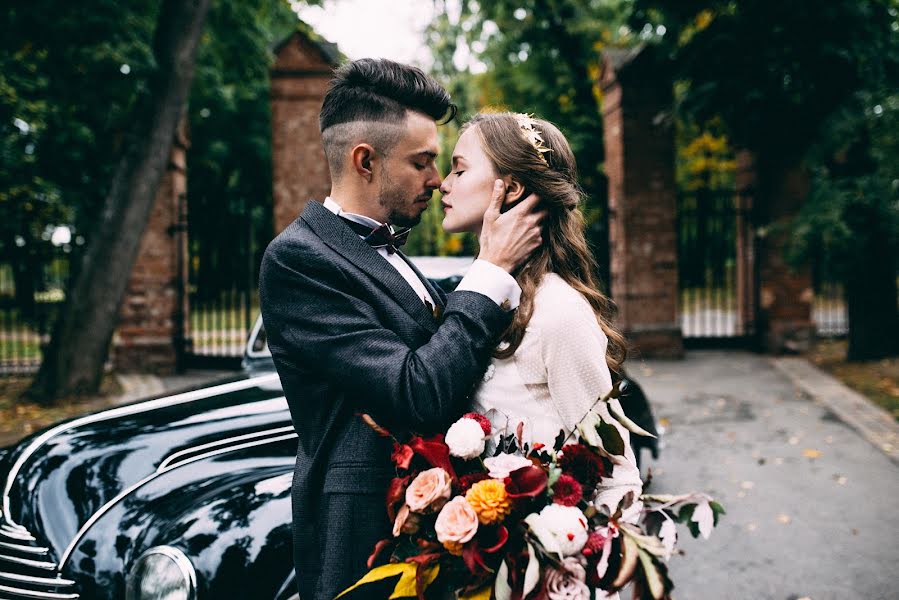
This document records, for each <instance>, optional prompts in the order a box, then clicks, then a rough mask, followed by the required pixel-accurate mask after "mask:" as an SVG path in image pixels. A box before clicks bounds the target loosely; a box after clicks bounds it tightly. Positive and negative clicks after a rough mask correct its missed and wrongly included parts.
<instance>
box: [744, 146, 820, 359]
mask: <svg viewBox="0 0 899 600" xmlns="http://www.w3.org/2000/svg"><path fill="white" fill-rule="evenodd" d="M755 171H756V190H757V196H756V212H757V214H758V220H759V223H760V227H759V230H758V238H759V239H758V262H759V267H758V272H759V311H758V317H759V331H758V333H759V341H760V344H761V346H762V349H763V350H764V351H766V352H769V353H773V354H780V353H782V352H801V351H804V350H807V349H808V348H809V346H810V345H811V342H812V341H813V339H814V331H815V328H814V323H813V322H812V302H813V300H814V291H813V288H812V277H811V269H810V268H809V267H807V266H806V267H802V268H799V269H794V268H793V267H791V266H789V265H788V264H787V263H786V260H785V258H784V252H785V247H786V244H787V241H788V236H787V232H786V231H784V230H783V228H784V227H785V226H786V225H787V224H788V223H789V221H790V219H791V218H792V217H794V216H795V215H796V213H798V212H799V209H800V208H801V206H802V202H803V201H804V199H805V197H806V195H807V194H808V189H809V177H808V173H807V172H806V170H805V169H804V168H803V167H802V166H801V164H799V163H797V162H795V161H790V160H787V159H784V158H782V157H778V156H765V157H762V156H756V167H755Z"/></svg>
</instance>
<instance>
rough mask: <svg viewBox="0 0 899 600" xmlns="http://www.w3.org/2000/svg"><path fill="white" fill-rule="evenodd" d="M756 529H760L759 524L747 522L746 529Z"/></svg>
mask: <svg viewBox="0 0 899 600" xmlns="http://www.w3.org/2000/svg"><path fill="white" fill-rule="evenodd" d="M756 529H758V525H756V524H755V523H747V524H746V531H755V530H756Z"/></svg>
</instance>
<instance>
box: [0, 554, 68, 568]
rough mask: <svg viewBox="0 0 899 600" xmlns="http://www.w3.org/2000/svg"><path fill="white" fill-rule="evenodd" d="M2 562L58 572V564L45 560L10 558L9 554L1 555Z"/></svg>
mask: <svg viewBox="0 0 899 600" xmlns="http://www.w3.org/2000/svg"><path fill="white" fill-rule="evenodd" d="M0 560H5V561H9V562H14V563H17V564H20V565H25V566H26V567H34V568H36V569H44V570H45V571H54V570H56V563H52V562H47V561H43V560H32V559H30V558H19V557H18V556H9V555H8V554H0Z"/></svg>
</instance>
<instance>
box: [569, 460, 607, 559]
mask: <svg viewBox="0 0 899 600" xmlns="http://www.w3.org/2000/svg"><path fill="white" fill-rule="evenodd" d="M563 477H564V475H563ZM605 543H606V536H604V535H603V534H601V533H599V532H598V531H591V532H590V535H589V536H587V543H586V544H584V548H583V550H581V554H583V555H584V556H587V557H590V556H595V557H599V555H600V554H602V547H603V546H604V545H605Z"/></svg>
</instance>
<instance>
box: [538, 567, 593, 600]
mask: <svg viewBox="0 0 899 600" xmlns="http://www.w3.org/2000/svg"><path fill="white" fill-rule="evenodd" d="M586 579H587V571H586V570H585V569H584V566H583V565H582V564H581V563H580V561H579V560H578V559H577V558H575V557H573V556H568V557H566V558H564V559H562V568H561V569H548V570H547V571H546V597H547V598H548V600H589V598H590V588H588V587H587V584H586Z"/></svg>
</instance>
